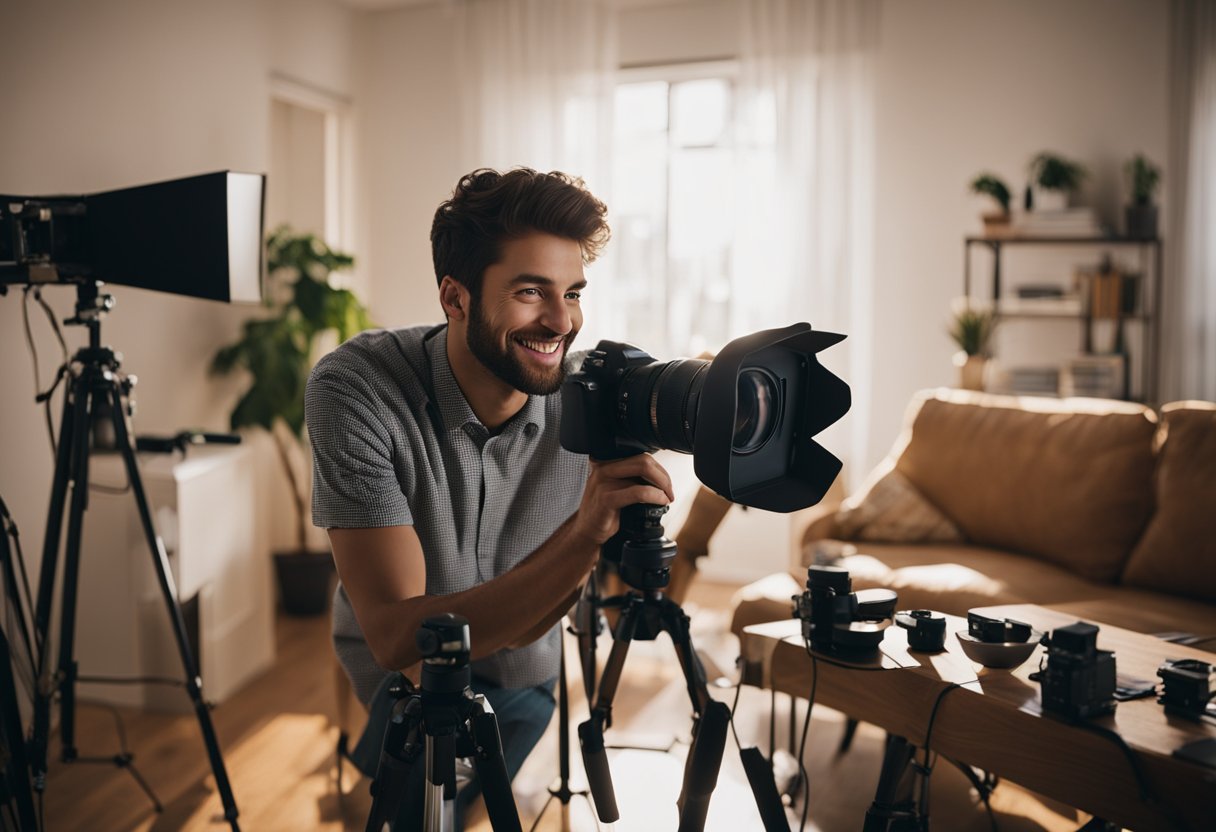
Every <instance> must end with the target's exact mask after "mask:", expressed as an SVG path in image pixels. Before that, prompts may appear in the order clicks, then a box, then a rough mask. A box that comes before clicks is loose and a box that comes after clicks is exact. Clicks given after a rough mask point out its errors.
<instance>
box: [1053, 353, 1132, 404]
mask: <svg viewBox="0 0 1216 832" xmlns="http://www.w3.org/2000/svg"><path fill="white" fill-rule="evenodd" d="M1125 362H1126V356H1124V355H1120V354H1112V355H1080V356H1077V357H1075V358H1073V359H1071V360H1070V361H1068V362H1067V363H1066V364H1065V365H1064V367H1063V372H1062V373H1061V374H1060V395H1062V396H1085V397H1088V398H1095V399H1121V398H1123V397H1124V396H1126V395H1127V389H1126V387H1125V385H1124V379H1125V376H1126V373H1125Z"/></svg>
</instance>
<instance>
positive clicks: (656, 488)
mask: <svg viewBox="0 0 1216 832" xmlns="http://www.w3.org/2000/svg"><path fill="white" fill-rule="evenodd" d="M651 483H653V484H651ZM671 500H672V491H671V479H670V477H668V475H667V472H666V471H665V470H663V467H662V466H661V465H659V464H658V462H656V461H655V460H654V457H652V456H650V455H649V454H639V455H638V456H634V457H629V458H628V459H619V460H614V461H612V462H602V463H601V462H594V461H593V462H592V463H591V473H590V475H589V476H588V477H587V486H586V488H585V489H584V491H583V498H582V502H581V503H580V504H579V508H578V510H577V511H576V512H575V513H574V514H573V515H571V517H570V518H569V519H568V520H567V521H566V522H565V523H563V524H562V525H561V526H560V527H559V528H558V530H557V531H556V532H554V533H553V535H552V536H551V537H550V538H549V539H548V540H546V541H545V542H544V543H543V544H541V546H540V548H538V549H537V550H536V551H535V552H533V553H532V554H530V555H529V556H528V557H527V558H525V559H524V560H523V561H521V562H520V563H519V564H518V565H517V566H516V567H515V568H514V569H512V570H510V571H509V572H506V573H505V574H503V575H500V576H499V577H497V578H494V579H493V580H490V581H487V582H485V583H483V584H479V585H477V586H475V587H473V588H471V589H468V590H465V591H464V592H457V593H453V594H451V595H426V594H425V593H426V562H425V560H424V559H423V555H422V543H421V541H420V540H419V539H418V533H417V532H416V531H414V528H413V527H412V526H390V527H385V528H376V529H330V530H329V538H330V543H331V544H332V546H333V552H334V561H335V563H336V564H337V566H338V576H339V577H340V578H341V579H342V585H343V586H344V587H345V589H346V594H347V595H348V596H349V597H350V600H351V605H352V606H353V607H354V610H355V617H356V618H357V619H358V621H359V626H360V628H361V629H362V630H363V635H364V638H366V639H367V644H368V647H370V648H371V651H372V655H373V656H374V657H375V659H376V661H377V663H379V664H380V665H381V666H382V667H386V668H395V669H399V668H404V667H408V666H410V665H412V664H414V663H415V662H417V661H419V660H420V659H421V655H420V654H419V653H418V649H417V647H416V646H415V644H414V633H415V631H416V630H417V629H418V628H419V627H420V626H421V625H422V621H423V619H425V618H429V617H430V616H433V615H438V614H440V613H445V612H451V613H455V614H457V615H462V616H464V617H465V618H467V619H468V620H469V631H470V635H471V637H472V642H473V658H475V659H476V658H482V657H485V656H488V655H490V654H491V653H495V652H497V651H498V650H501V649H502V648H504V647H507V646H510V645H514V644H526V643H528V641H527V640H526V639H528V637H529V636H532V640H535V638H536V637H538V636H539V634H540V633H543V632H544V630H541V631H540V633H536V631H537V630H538V629H539V627H540V625H541V624H542V623H543V624H545V630H547V629H548V628H549V627H550V626H552V624H553V622H554V621H556V620H557V619H558V618H560V617H561V613H564V612H565V611H566V609H567V608H568V607H569V605H568V604H566V605H565V606H562V599H565V598H568V597H570V596H572V594H573V593H575V592H576V591H577V589H578V587H579V585H580V584H582V582H583V580H584V579H585V578H586V577H587V574H588V573H589V572H590V571H591V568H592V567H593V566H594V565H595V560H596V557H597V556H598V554H599V548H600V546H601V545H602V544H603V543H604V541H606V540H607V539H608V538H609V537H611V536H612V535H613V534H614V533H615V532H616V529H617V525H618V523H619V517H618V513H619V511H620V510H621V509H622V508H624V507H625V506H627V505H631V504H633V503H655V504H658V505H667V504H669V503H670V502H671ZM555 599H557V600H556V601H555ZM555 603H556V604H557V606H559V607H561V610H560V612H559V611H558V609H557V608H556V607H555V606H554V604H555ZM521 611H524V613H525V614H523V615H521V614H520V613H521ZM533 633H536V635H533Z"/></svg>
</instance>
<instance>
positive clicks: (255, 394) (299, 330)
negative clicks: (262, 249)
mask: <svg viewBox="0 0 1216 832" xmlns="http://www.w3.org/2000/svg"><path fill="white" fill-rule="evenodd" d="M354 265H355V259H354V257H352V256H351V255H349V254H346V253H344V252H341V251H335V250H334V249H331V248H330V247H329V246H328V245H326V244H325V242H324V241H322V240H321V239H320V238H318V237H317V236H316V235H313V234H298V233H296V232H294V231H292V229H291V228H289V227H287V226H281V227H279V228H278V229H276V230H275V231H274V232H273V233H271V235H270V236H269V237H268V238H267V240H266V267H267V272H268V273H269V280H268V285H267V292H266V299H265V301H264V304H265V306H266V307H267V308H268V309H269V310H271V313H270V314H269V315H267V316H264V317H259V318H255V319H253V320H250V321H246V322H245V325H244V328H243V333H242V335H241V338H240V339H239V340H238V341H236V342H235V343H232V344H229V345H228V346H226V347H223V348H222V349H220V351H219V352H217V353H216V354H215V357H214V358H213V359H212V362H211V372H212V374H214V375H219V376H225V375H228V374H230V373H232V372H233V371H235V370H236V369H237V368H240V369H243V370H245V371H247V372H248V373H249V375H250V376H251V377H252V383H251V384H250V385H249V388H248V389H247V390H246V391H245V393H244V395H242V396H241V398H240V400H239V401H238V402H237V403H236V407H234V408H233V410H232V413H231V414H230V417H229V423H230V425H231V427H232V430H234V431H235V430H239V429H240V428H246V427H260V428H263V429H264V430H266V431H268V432H269V433H270V435H271V437H272V438H273V439H274V442H275V447H276V449H277V450H278V452H279V459H280V461H281V462H282V463H283V470H284V472H285V473H286V475H287V480H288V482H289V483H290V484H291V491H292V499H293V502H294V506H295V509H296V518H295V519H296V540H297V543H298V547H299V548H298V551H301V552H302V551H304V550H305V548H306V543H305V532H306V527H305V517H306V515H307V512H306V511H305V506H306V505H307V500H308V493H307V488H308V485H307V482H302V481H301V480H300V478H299V477H297V476H296V472H295V468H293V467H292V464H291V454H292V453H293V449H292V447H291V445H290V442H291V438H294V440H295V443H296V447H295V449H294V450H295V451H296V452H302V451H303V449H304V443H305V441H306V440H305V436H304V387H305V384H306V383H307V382H308V374H309V372H311V370H312V365H313V358H314V354H315V350H316V345H317V341H318V339H319V338H320V336H321V335H322V334H324V333H326V332H329V331H336V332H337V335H338V340H339V342H342V341H345V340H346V339H348V338H350V337H351V336H353V335H356V334H358V333H359V332H362V331H363V330H365V329H369V328H371V327H372V322H371V319H370V318H369V317H368V314H367V310H366V309H365V308H364V306H363V305H362V304H361V303H360V302H359V299H358V298H357V297H355V295H354V293H353V292H351V291H350V290H349V289H339V288H336V287H334V286H333V285H331V284H330V275H331V274H333V273H334V272H340V271H346V270H348V269H350V268H352V267H353V266H354ZM278 423H282V424H283V425H284V426H285V427H286V428H287V430H286V431H283V430H281V429H280V430H276V429H275V427H276V424H278Z"/></svg>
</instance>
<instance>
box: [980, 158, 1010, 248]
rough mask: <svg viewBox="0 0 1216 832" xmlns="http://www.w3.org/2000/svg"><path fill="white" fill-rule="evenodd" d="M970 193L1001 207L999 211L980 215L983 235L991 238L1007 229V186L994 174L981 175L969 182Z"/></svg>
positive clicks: (1008, 196)
mask: <svg viewBox="0 0 1216 832" xmlns="http://www.w3.org/2000/svg"><path fill="white" fill-rule="evenodd" d="M971 191H972V192H973V193H977V194H980V195H981V196H988V197H991V198H992V199H994V200H996V203H997V204H998V205H1000V206H1001V210H1000V211H990V212H986V213H984V214H981V215H980V219H981V220H983V222H984V233H985V234H987V235H988V236H993V235H995V234H999V233H1001V232H1002V231H1005V230H1006V229H1007V228H1008V227H1009V198H1010V195H1009V186H1007V185H1006V184H1005V182H1004V181H1003V180H1002V179H1001V178H1000V177H999V176H997V175H996V174H994V173H981V174H980V175H979V176H977V177H975V179H973V180H971Z"/></svg>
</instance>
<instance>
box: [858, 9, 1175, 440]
mask: <svg viewBox="0 0 1216 832" xmlns="http://www.w3.org/2000/svg"><path fill="white" fill-rule="evenodd" d="M1168 17H1169V4H1167V3H1159V2H1155V0H1069V2H1067V3H1058V2H1050V0H1032V1H1031V2H1019V3H1015V2H997V0H984V2H963V0H898V1H896V0H891V1H889V2H886V3H884V4H883V9H882V31H881V46H880V50H879V65H878V81H879V88H878V113H877V115H878V119H877V120H878V144H877V153H878V159H877V168H878V169H877V182H878V206H879V207H878V216H877V241H878V242H877V245H878V251H877V258H876V275H875V298H876V303H875V309H874V315H875V318H874V332H875V344H874V349H873V355H874V360H875V368H874V390H873V395H874V417H873V423H872V428H871V431H870V443H869V445H870V447H869V457H870V461H871V463H872V462H874V461H876V460H877V459H879V458H881V456H882V455H883V454H884V453H885V452H886V450H887V449H888V448H889V446H890V444H891V442H892V440H893V439H894V437H895V434H896V432H897V430H898V426H899V424H900V419H901V418H902V413H903V410H904V407H905V404H906V403H907V401H908V399H909V397H910V396H911V394H912V393H913V392H914V391H915V390H917V389H919V388H922V387H928V386H935V385H948V384H953V383H955V375H954V370H953V367H952V366H951V364H950V356H951V354H952V353H953V351H954V349H955V348H954V345H953V343H952V342H951V341H950V340H949V339H948V338H947V337H946V335H945V334H944V330H945V327H946V325H947V321H948V315H949V312H948V305H949V302H950V299H951V298H952V297H954V296H956V295H958V294H961V291H962V288H961V287H962V272H963V253H962V249H963V244H962V238H963V236H964V234H966V233H978V232H979V231H980V225H979V220H978V213H979V208H980V206H979V203H978V202H977V201H976V199H975V198H974V197H972V196H971V195H969V194H968V193H967V192H966V186H967V183H968V182H969V181H970V180H971V178H972V177H974V176H975V174H977V173H979V172H980V171H981V170H986V169H987V170H993V171H995V172H997V173H998V174H1000V175H1001V176H1002V177H1004V178H1005V179H1006V180H1007V181H1008V182H1009V184H1010V187H1011V189H1014V190H1015V191H1019V192H1020V188H1021V186H1022V185H1023V184H1024V181H1025V166H1026V162H1027V161H1028V160H1029V158H1030V157H1031V155H1033V154H1034V153H1036V152H1038V151H1040V150H1046V149H1050V150H1054V151H1057V152H1059V153H1061V154H1064V155H1066V156H1069V157H1072V158H1075V159H1078V160H1080V161H1082V162H1083V163H1084V164H1086V165H1087V166H1088V167H1089V168H1090V171H1091V178H1090V180H1089V182H1088V184H1087V187H1086V189H1085V193H1083V195H1082V200H1081V201H1082V202H1083V203H1085V204H1093V205H1095V206H1096V207H1097V208H1098V210H1099V213H1100V215H1101V216H1104V217H1105V218H1106V219H1107V221H1110V222H1115V221H1117V220H1118V219H1119V214H1120V210H1121V209H1120V202H1121V200H1122V198H1123V196H1122V181H1123V180H1122V175H1121V170H1122V164H1123V162H1124V161H1125V160H1126V159H1128V158H1129V157H1130V156H1131V155H1132V154H1133V153H1135V152H1137V151H1141V152H1144V153H1145V154H1147V155H1148V156H1149V158H1151V159H1153V160H1155V161H1156V162H1157V163H1158V164H1160V165H1161V166H1162V168H1164V167H1165V163H1166V161H1167V160H1166V154H1167V138H1166V134H1167V129H1168V119H1169V113H1168V111H1167V105H1166V97H1167V86H1166V73H1167V66H1168V55H1167V39H1168V25H1167V24H1168ZM1164 186H1165V187H1167V188H1168V187H1169V183H1168V182H1167V183H1164ZM1166 222H1168V218H1167V219H1166ZM1116 224H1117V223H1116ZM1163 233H1167V234H1168V226H1166V229H1165V231H1164V232H1163ZM1096 257H1097V252H1095V251H1094V250H1092V249H1090V250H1087V251H1068V252H1062V253H1060V254H1059V255H1057V256H1055V257H1054V258H1053V260H1052V261H1051V262H1050V263H1044V262H1042V260H1041V259H1036V260H1035V261H1034V262H1029V261H1030V258H1028V257H1024V258H1023V261H1024V263H1023V266H1024V268H1025V269H1029V270H1031V273H1032V274H1033V273H1034V270H1038V269H1048V270H1062V272H1063V274H1069V273H1071V272H1070V270H1071V267H1072V266H1073V265H1075V264H1077V263H1084V262H1093V261H1095V260H1096ZM987 262H988V261H985V260H982V259H981V258H980V257H979V256H977V257H976V259H975V261H974V266H973V268H975V269H978V272H977V276H985V277H986V276H987V274H988V272H987V269H988V265H987ZM1018 265H1019V264H1018V263H1017V262H1016V261H1014V262H1012V263H1007V268H1009V269H1010V270H1012V271H1014V272H1016V269H1017V268H1018Z"/></svg>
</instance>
